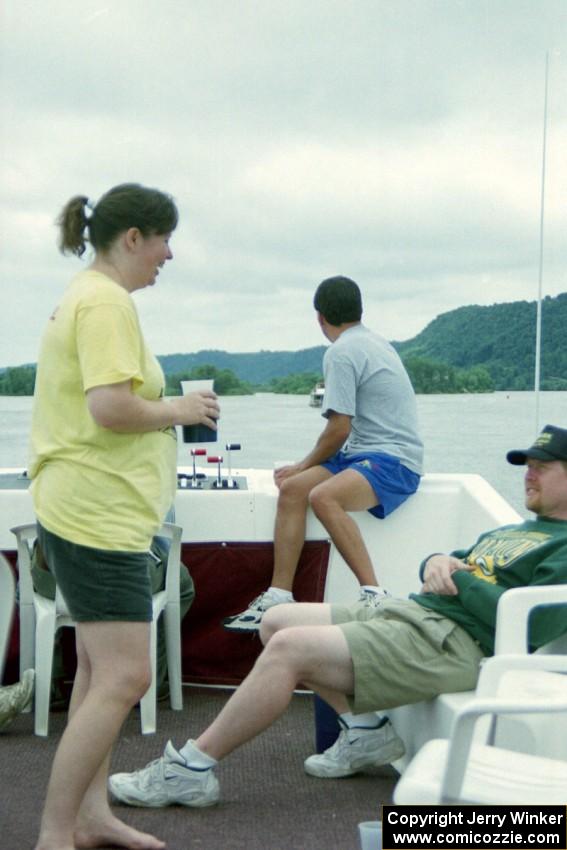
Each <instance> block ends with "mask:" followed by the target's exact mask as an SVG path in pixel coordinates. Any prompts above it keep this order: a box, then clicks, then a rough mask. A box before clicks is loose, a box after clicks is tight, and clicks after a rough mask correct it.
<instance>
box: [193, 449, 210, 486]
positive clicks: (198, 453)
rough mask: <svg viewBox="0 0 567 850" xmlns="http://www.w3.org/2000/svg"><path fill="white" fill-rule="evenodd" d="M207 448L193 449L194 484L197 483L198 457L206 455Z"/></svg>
mask: <svg viewBox="0 0 567 850" xmlns="http://www.w3.org/2000/svg"><path fill="white" fill-rule="evenodd" d="M206 455H207V450H206V449H191V457H192V458H193V486H195V484H196V483H197V469H196V466H195V458H196V457H206Z"/></svg>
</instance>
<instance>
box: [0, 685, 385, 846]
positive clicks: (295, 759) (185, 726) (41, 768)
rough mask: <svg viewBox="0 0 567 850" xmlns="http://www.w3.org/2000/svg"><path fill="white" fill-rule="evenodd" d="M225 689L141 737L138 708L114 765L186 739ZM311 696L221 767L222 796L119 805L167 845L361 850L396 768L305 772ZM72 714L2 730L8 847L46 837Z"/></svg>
mask: <svg viewBox="0 0 567 850" xmlns="http://www.w3.org/2000/svg"><path fill="white" fill-rule="evenodd" d="M227 696H228V692H227V691H226V690H219V689H208V688H202V687H198V688H192V687H191V688H185V689H184V705H185V707H184V709H183V711H180V712H179V711H171V710H170V709H169V708H168V707H166V706H164V705H161V704H160V707H159V711H158V731H157V733H156V734H155V735H141V734H140V731H139V730H140V721H139V714H138V710H137V709H135V710H134V711H132V713H131V715H130V716H129V717H128V719H127V721H126V723H125V725H124V727H123V730H122V734H121V736H120V739H119V741H118V743H117V745H116V747H115V750H114V754H113V761H112V769H113V771H118V770H132V769H135V768H137V767H140V766H142V765H144V764H146V763H147V762H148V761H150V760H151V759H153V758H156V757H157V756H158V755H160V754H161V751H162V750H163V747H164V745H165V742H166V741H167V740H168V738H171V740H172V741H173V743H174V745H176V746H178V747H179V746H181V745H182V744H183V743H184V742H185V740H186V738H188V737H195V736H196V735H198V733H199V732H200V731H201V730H202V729H203V728H204V727H205V726H206V725H207V724H208V723H210V722H211V720H212V719H213V718H214V717H215V716H216V714H217V713H218V711H219V710H220V708H221V707H222V706H223V705H224V703H225V701H226V699H227ZM312 699H313V698H312V696H310V695H307V694H297V695H295V696H294V697H293V700H292V703H291V706H290V707H289V709H288V711H287V712H286V714H285V715H284V716H283V717H282V718H280V720H278V722H277V723H276V724H274V726H273V727H272V728H271V729H269V730H268V731H267V732H265V733H264V734H263V735H261V736H259V737H258V738H256V739H255V740H254V741H252V742H250V743H249V744H247V745H245V746H244V747H242V748H241V749H240V750H238V751H237V752H235V753H233V754H232V755H231V756H229V757H228V758H227V759H225V760H224V761H223V762H222V763H221V765H220V766H219V767H218V769H217V774H218V777H219V780H220V783H221V793H222V799H221V802H220V803H219V804H218V805H217V806H213V807H210V808H207V809H187V808H182V807H177V806H176V807H169V808H167V809H134V808H129V807H122V806H120V807H117V808H116V811H117V814H118V815H119V816H120V817H121V818H123V819H124V820H125V821H127V822H128V823H131V824H132V825H133V826H135V827H137V828H138V829H141V830H145V831H148V832H151V833H154V834H155V835H157V836H159V837H160V838H161V839H163V840H164V841H166V842H167V847H168V850H359V847H360V844H359V838H358V828H357V825H358V823H359V821H363V820H376V819H377V818H379V816H380V809H379V806H380V804H381V803H390V802H391V795H392V791H393V788H394V785H395V781H396V774H395V772H394V771H393V769H392V768H390V767H384V768H380V769H377V770H376V771H375V772H374V773H373V774H372V775H371V774H366V775H359V776H355V777H351V778H348V779H326V780H323V779H316V778H313V777H309V776H307V775H306V774H305V772H304V771H303V760H304V759H305V757H306V756H308V755H311V754H312V753H313V752H314V722H313V707H312ZM65 722H66V715H65V714H60V713H52V714H51V716H50V735H49V737H48V738H38V737H36V736H35V735H34V734H33V715H32V714H31V713H29V714H23V715H20V716H19V717H18V718H16V720H15V721H14V723H13V724H12V725H11V726H10V727H8V728H7V729H6V730H5V731H4V732H3V733H2V734H1V735H0V754H1V756H0V847H1V848H2V850H27V849H28V848H30V850H31V848H32V847H34V845H35V841H36V838H37V834H38V828H39V821H40V817H41V809H42V806H43V797H44V794H45V788H46V784H47V780H48V776H49V771H50V769H51V763H52V759H53V755H54V752H55V749H56V746H57V743H58V740H59V737H60V735H61V733H62V731H63V729H64V726H65Z"/></svg>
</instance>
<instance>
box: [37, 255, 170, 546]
mask: <svg viewBox="0 0 567 850" xmlns="http://www.w3.org/2000/svg"><path fill="white" fill-rule="evenodd" d="M126 380H131V381H132V388H133V391H134V392H135V393H137V394H138V395H140V396H141V397H142V398H145V399H149V400H158V399H159V398H160V397H162V396H163V391H164V383H165V382H164V376H163V372H162V369H161V367H160V365H159V363H158V361H157V360H156V358H155V357H154V356H153V355H152V354H151V352H150V351H149V349H148V348H147V346H146V344H145V342H144V338H143V336H142V332H141V328H140V324H139V321H138V315H137V312H136V308H135V306H134V302H133V300H132V298H131V297H130V295H129V293H128V292H127V291H126V290H125V289H124V288H123V287H121V286H119V285H118V284H117V283H115V282H114V281H113V280H111V279H110V278H108V277H106V275H103V274H100V273H99V272H94V271H85V272H81V273H80V274H78V275H77V276H76V277H75V278H74V279H73V280H72V281H71V283H70V285H69V287H68V289H67V291H66V292H65V294H64V296H63V299H62V301H61V303H60V304H59V306H58V307H57V309H56V310H55V312H54V314H53V315H52V316H51V319H50V321H49V324H48V326H47V329H46V331H45V333H44V336H43V340H42V344H41V350H40V355H39V361H38V368H37V377H36V385H35V395H34V407H33V416H32V427H31V459H30V465H29V475H30V477H31V478H32V485H31V492H32V496H33V502H34V507H35V511H36V515H37V517H38V519H39V521H40V522H41V524H42V525H43V526H44V527H45V528H46V529H47V530H48V531H51V532H52V533H53V534H57V535H58V536H59V537H63V538H65V539H66V540H70V541H71V542H73V543H79V544H81V545H83V546H92V547H95V548H97V549H113V550H123V551H130V552H142V551H145V550H147V549H148V547H149V545H150V541H151V538H152V536H153V535H154V534H155V532H156V531H157V529H158V528H159V526H160V524H161V522H162V520H163V518H164V516H165V514H166V512H167V510H168V509H169V508H170V507H171V505H172V503H173V499H174V496H175V488H176V461H177V439H176V432H175V428H165V429H163V430H161V431H148V432H145V433H139V434H138V433H126V434H123V433H117V432H115V431H111V430H109V429H108V428H102V427H101V426H100V425H97V423H96V422H95V421H94V419H93V417H92V416H91V414H90V413H89V410H88V407H87V400H86V391H87V390H89V389H91V388H92V387H97V386H103V385H107V384H117V383H120V382H122V381H126ZM164 403H165V402H164Z"/></svg>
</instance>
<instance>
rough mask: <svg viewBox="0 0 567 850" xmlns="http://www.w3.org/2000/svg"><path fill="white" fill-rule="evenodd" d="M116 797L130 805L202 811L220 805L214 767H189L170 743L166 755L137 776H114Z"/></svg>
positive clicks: (111, 786) (111, 781)
mask: <svg viewBox="0 0 567 850" xmlns="http://www.w3.org/2000/svg"><path fill="white" fill-rule="evenodd" d="M108 787H109V789H110V791H111V792H112V795H113V797H115V798H116V800H118V801H119V802H121V803H126V805H128V806H149V807H152V808H161V807H162V806H173V805H179V806H193V807H194V808H202V807H203V806H212V805H214V803H217V802H218V800H219V797H220V788H219V781H218V779H217V778H216V776H215V774H214V772H213V769H212V768H205V769H202V770H200V769H198V768H192V767H188V765H187V762H186V761H185V759H184V758H183V756H182V755H181V753H179V752H177V750H176V749H175V747H174V746H173V744H172V743H171V741H168V742H167V744H166V746H165V750H164V751H163V756H162V757H161V758H159V759H155V760H154V761H151V762H150V763H149V764H147V765H146V766H145V767H143V768H142V769H141V770H136V771H134V773H114V774H113V775H112V776H109V778H108Z"/></svg>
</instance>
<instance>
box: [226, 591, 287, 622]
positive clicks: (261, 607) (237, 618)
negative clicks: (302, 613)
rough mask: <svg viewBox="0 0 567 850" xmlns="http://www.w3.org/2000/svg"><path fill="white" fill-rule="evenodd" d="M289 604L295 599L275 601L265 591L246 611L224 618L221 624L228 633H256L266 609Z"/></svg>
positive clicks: (268, 592)
mask: <svg viewBox="0 0 567 850" xmlns="http://www.w3.org/2000/svg"><path fill="white" fill-rule="evenodd" d="M290 602H295V599H276V598H275V597H274V596H272V594H271V593H270V591H269V590H266V591H264V593H261V594H260V596H257V597H256V599H254V600H253V601H252V602H251V603H250V605H249V606H248V608H247V609H246V611H243V612H242V613H241V614H235V615H234V616H233V617H226V619H224V620H223V621H222V624H223V626H224V628H225V629H227V631H229V632H244V633H246V632H248V633H251V632H252V633H253V632H258V631H259V630H260V623H261V622H262V616H263V614H264V612H265V611H267V610H268V608H273V607H274V605H284V604H289V603H290Z"/></svg>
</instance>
